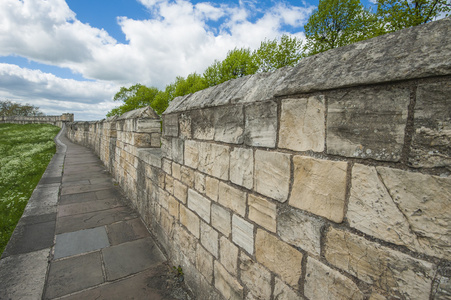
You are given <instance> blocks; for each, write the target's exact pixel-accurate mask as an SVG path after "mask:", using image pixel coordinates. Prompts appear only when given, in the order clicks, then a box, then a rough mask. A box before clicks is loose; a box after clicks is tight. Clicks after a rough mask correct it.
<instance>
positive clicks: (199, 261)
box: [196, 244, 213, 284]
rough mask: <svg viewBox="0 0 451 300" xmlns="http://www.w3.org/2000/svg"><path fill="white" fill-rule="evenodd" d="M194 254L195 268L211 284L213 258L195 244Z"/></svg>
mask: <svg viewBox="0 0 451 300" xmlns="http://www.w3.org/2000/svg"><path fill="white" fill-rule="evenodd" d="M196 254H197V255H196V268H197V269H198V270H199V272H201V273H202V275H204V277H205V279H207V281H208V282H209V283H210V284H211V283H212V281H213V256H212V255H211V254H210V253H209V252H208V251H207V250H205V249H204V247H202V246H201V245H200V244H197V251H196Z"/></svg>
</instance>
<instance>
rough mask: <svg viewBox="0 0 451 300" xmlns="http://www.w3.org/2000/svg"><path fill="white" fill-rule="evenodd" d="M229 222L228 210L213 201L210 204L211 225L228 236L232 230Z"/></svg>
mask: <svg viewBox="0 0 451 300" xmlns="http://www.w3.org/2000/svg"><path fill="white" fill-rule="evenodd" d="M231 224H232V221H231V217H230V212H228V211H227V210H226V209H224V208H222V207H221V206H219V205H217V204H215V203H213V204H212V205H211V225H213V227H214V228H216V229H217V230H219V231H220V232H221V233H222V234H224V235H225V236H226V237H228V236H229V235H230V233H231V232H232V225H231Z"/></svg>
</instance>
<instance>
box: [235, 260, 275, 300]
mask: <svg viewBox="0 0 451 300" xmlns="http://www.w3.org/2000/svg"><path fill="white" fill-rule="evenodd" d="M240 270H241V281H242V282H243V283H244V285H246V287H247V288H248V289H249V290H250V292H251V293H252V294H253V295H254V296H255V297H256V298H257V299H270V298H271V273H270V272H269V271H267V270H266V269H265V268H264V267H263V266H262V265H260V264H259V263H257V262H255V261H253V260H252V259H251V258H250V257H249V256H247V255H246V254H244V253H241V255H240Z"/></svg>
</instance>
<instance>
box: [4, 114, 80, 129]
mask: <svg viewBox="0 0 451 300" xmlns="http://www.w3.org/2000/svg"><path fill="white" fill-rule="evenodd" d="M73 121H74V114H68V113H66V114H62V115H61V116H35V117H33V116H30V117H24V116H13V117H6V116H0V123H14V124H30V123H45V124H52V125H55V126H58V127H60V128H61V127H63V124H64V123H66V122H73Z"/></svg>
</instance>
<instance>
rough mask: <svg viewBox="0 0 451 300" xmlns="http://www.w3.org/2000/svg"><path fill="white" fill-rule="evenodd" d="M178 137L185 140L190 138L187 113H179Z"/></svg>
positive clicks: (189, 123)
mask: <svg viewBox="0 0 451 300" xmlns="http://www.w3.org/2000/svg"><path fill="white" fill-rule="evenodd" d="M179 126H180V137H181V138H182V139H185V140H189V139H191V138H192V136H193V135H192V131H191V116H190V115H189V114H185V113H183V114H181V115H180V117H179Z"/></svg>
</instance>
